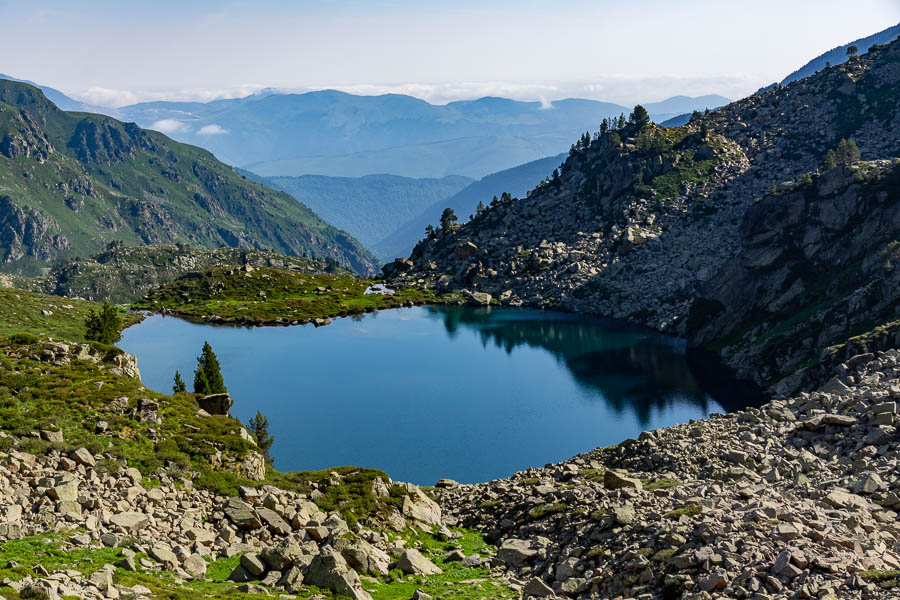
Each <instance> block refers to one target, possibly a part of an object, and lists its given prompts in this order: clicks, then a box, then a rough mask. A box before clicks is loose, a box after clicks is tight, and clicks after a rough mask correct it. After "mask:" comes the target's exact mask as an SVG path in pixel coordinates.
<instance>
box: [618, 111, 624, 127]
mask: <svg viewBox="0 0 900 600" xmlns="http://www.w3.org/2000/svg"><path fill="white" fill-rule="evenodd" d="M618 128H619V129H624V128H625V113H622V114H620V115H619V127H618Z"/></svg>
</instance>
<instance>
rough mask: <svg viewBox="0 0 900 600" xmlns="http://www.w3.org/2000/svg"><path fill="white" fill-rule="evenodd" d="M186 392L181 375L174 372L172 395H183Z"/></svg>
mask: <svg viewBox="0 0 900 600" xmlns="http://www.w3.org/2000/svg"><path fill="white" fill-rule="evenodd" d="M186 391H187V387H186V386H185V385H184V379H182V378H181V373H179V372H178V371H175V384H174V385H173V386H172V393H173V394H183V393H185V392H186Z"/></svg>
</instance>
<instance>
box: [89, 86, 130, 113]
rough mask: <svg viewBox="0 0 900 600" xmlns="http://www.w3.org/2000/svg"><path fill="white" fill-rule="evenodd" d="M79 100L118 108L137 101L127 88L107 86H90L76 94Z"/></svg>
mask: <svg viewBox="0 0 900 600" xmlns="http://www.w3.org/2000/svg"><path fill="white" fill-rule="evenodd" d="M77 97H78V99H79V100H83V101H84V102H87V103H88V104H93V105H95V106H108V107H111V108H118V107H120V106H127V105H129V104H134V103H135V102H138V97H137V95H136V94H134V92H129V91H128V90H112V89H109V88H102V87H92V88H91V89H89V90H88V91H86V92H83V93H81V94H78V95H77Z"/></svg>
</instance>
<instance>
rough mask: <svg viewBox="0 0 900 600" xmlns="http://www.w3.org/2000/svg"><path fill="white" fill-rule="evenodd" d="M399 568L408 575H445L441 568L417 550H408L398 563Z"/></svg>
mask: <svg viewBox="0 0 900 600" xmlns="http://www.w3.org/2000/svg"><path fill="white" fill-rule="evenodd" d="M397 568H398V569H400V570H401V571H403V572H404V573H406V574H407V575H437V574H439V573H443V571H442V570H441V569H440V567H438V566H437V565H436V564H434V563H433V562H431V561H430V560H428V559H427V558H425V556H423V555H422V553H421V552H419V551H418V550H416V549H415V548H410V549H408V550H406V551H405V552H404V553H403V555H402V556H400V560H398V561H397Z"/></svg>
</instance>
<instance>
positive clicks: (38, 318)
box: [0, 288, 143, 343]
mask: <svg viewBox="0 0 900 600" xmlns="http://www.w3.org/2000/svg"><path fill="white" fill-rule="evenodd" d="M99 306H100V305H98V304H96V303H94V302H86V301H84V300H77V299H75V298H60V297H57V296H46V295H44V294H39V293H36V292H28V291H24V290H16V289H7V288H0V336H9V335H13V334H21V333H27V334H31V335H32V336H47V337H52V338H55V339H58V340H67V341H72V342H83V341H84V319H85V317H87V314H88V311H90V310H94V311H96V310H97V309H98V308H99ZM45 312H49V313H50V314H45ZM122 318H123V319H124V323H123V325H125V326H126V327H127V326H128V325H133V324H134V323H137V322H138V321H140V320H141V319H142V318H143V317H141V316H140V315H138V314H135V313H122ZM20 343H22V342H20Z"/></svg>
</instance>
